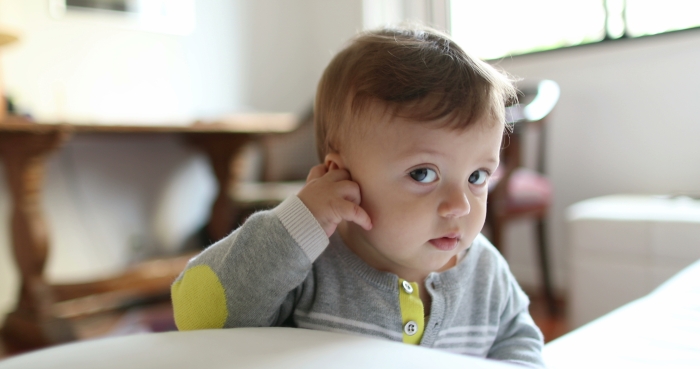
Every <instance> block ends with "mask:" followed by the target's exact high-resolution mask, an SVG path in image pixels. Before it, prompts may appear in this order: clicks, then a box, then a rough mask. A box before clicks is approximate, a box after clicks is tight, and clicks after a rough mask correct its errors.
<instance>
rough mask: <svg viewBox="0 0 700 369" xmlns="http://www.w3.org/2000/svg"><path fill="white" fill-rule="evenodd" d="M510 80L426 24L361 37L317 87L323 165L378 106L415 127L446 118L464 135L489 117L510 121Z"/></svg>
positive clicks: (512, 92) (513, 93)
mask: <svg viewBox="0 0 700 369" xmlns="http://www.w3.org/2000/svg"><path fill="white" fill-rule="evenodd" d="M515 96H516V89H515V87H514V86H513V83H512V81H511V79H510V78H509V77H508V76H507V75H505V74H503V73H501V72H499V71H497V70H496V69H494V68H493V67H492V66H490V65H489V64H487V63H485V62H483V61H481V60H479V59H478V58H475V57H472V56H470V55H469V54H467V53H466V52H465V51H464V50H462V48H460V47H459V46H458V45H457V44H456V43H455V42H454V41H453V40H452V39H450V37H449V36H447V35H445V34H443V33H441V32H439V31H436V30H433V29H430V28H427V27H422V26H415V25H414V26H410V27H397V28H383V29H379V30H374V31H367V32H363V33H361V34H359V35H358V36H357V37H355V38H354V39H353V40H351V42H350V44H349V45H348V46H347V47H346V48H345V49H343V50H342V51H340V52H339V53H338V54H337V55H336V56H335V57H334V58H333V60H332V61H331V62H330V64H329V65H328V67H326V70H325V71H324V73H323V76H322V77H321V80H320V82H319V84H318V90H317V92H316V101H315V106H314V109H315V114H314V124H315V129H316V144H317V150H318V155H319V158H320V160H321V161H322V162H323V160H324V157H325V156H326V154H327V153H329V152H334V151H337V146H338V144H339V140H340V138H341V137H343V136H344V135H345V134H347V133H348V132H349V130H350V128H351V127H352V128H353V129H358V128H359V127H358V126H357V125H360V126H361V124H362V123H361V120H362V119H360V118H361V116H362V114H363V113H364V112H365V111H367V108H368V107H369V106H370V105H371V104H374V103H380V104H381V106H383V107H384V108H385V109H386V112H388V113H390V114H392V115H394V116H397V117H403V118H407V119H411V120H415V121H433V120H437V119H441V118H445V117H447V118H448V119H446V120H445V122H446V124H445V126H448V127H449V128H453V129H464V128H466V127H468V126H469V125H471V124H472V123H473V122H474V121H476V120H479V119H481V118H482V117H489V118H492V119H493V120H494V121H497V122H503V121H504V108H505V105H506V104H507V103H510V102H512V101H514V99H515Z"/></svg>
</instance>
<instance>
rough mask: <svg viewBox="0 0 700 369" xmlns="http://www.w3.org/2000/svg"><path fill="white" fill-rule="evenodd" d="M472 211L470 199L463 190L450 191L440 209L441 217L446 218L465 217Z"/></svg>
mask: <svg viewBox="0 0 700 369" xmlns="http://www.w3.org/2000/svg"><path fill="white" fill-rule="evenodd" d="M470 211H471V205H470V204H469V198H467V194H466V193H465V192H464V190H462V189H459V190H451V191H449V192H448V195H447V196H446V197H445V199H444V200H443V201H442V203H441V204H440V207H439V208H438V213H439V215H440V216H441V217H445V218H459V217H463V216H465V215H467V214H469V212H470Z"/></svg>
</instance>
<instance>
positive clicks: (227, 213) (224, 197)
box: [189, 133, 252, 241]
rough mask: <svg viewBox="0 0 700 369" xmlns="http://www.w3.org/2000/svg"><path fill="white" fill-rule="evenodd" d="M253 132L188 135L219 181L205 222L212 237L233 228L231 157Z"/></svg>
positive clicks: (229, 231) (224, 233) (224, 234)
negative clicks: (229, 191) (230, 189)
mask: <svg viewBox="0 0 700 369" xmlns="http://www.w3.org/2000/svg"><path fill="white" fill-rule="evenodd" d="M251 137H252V135H250V134H243V133H231V134H221V133H196V134H192V135H191V136H190V138H189V139H190V142H191V143H193V144H194V145H195V146H197V147H198V148H200V149H201V150H203V151H204V152H205V153H206V154H207V156H209V161H210V163H211V166H212V169H213V170H214V175H216V180H217V182H218V184H219V193H218V194H217V196H216V199H215V200H214V204H213V205H212V208H211V215H210V217H209V224H208V225H207V233H208V235H209V237H211V239H212V240H214V241H217V240H220V239H222V238H224V237H225V236H226V235H227V234H229V233H231V231H232V230H233V226H234V224H233V222H234V214H233V206H232V203H231V199H230V198H229V195H228V189H229V186H230V184H231V183H232V181H234V180H235V178H234V173H232V172H231V160H232V159H233V158H234V157H235V155H236V154H238V152H239V151H240V149H241V148H242V147H243V145H244V144H246V143H247V142H249V141H250V140H251Z"/></svg>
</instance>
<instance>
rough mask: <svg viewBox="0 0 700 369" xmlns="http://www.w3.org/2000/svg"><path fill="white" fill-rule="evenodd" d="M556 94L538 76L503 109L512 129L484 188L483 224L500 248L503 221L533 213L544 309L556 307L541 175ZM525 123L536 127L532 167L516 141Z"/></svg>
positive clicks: (546, 192)
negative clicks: (486, 191)
mask: <svg viewBox="0 0 700 369" xmlns="http://www.w3.org/2000/svg"><path fill="white" fill-rule="evenodd" d="M558 99H559V86H558V85H557V84H556V83H555V82H554V81H549V80H544V81H541V82H539V83H538V84H537V85H536V86H534V87H532V88H523V89H522V93H521V94H520V96H519V101H518V104H516V105H513V106H510V107H508V108H507V109H506V122H507V123H508V124H510V125H511V126H512V132H511V133H510V134H507V135H506V137H505V138H504V147H503V150H502V152H501V164H500V167H499V170H498V171H497V172H496V173H495V175H494V177H493V180H492V183H491V185H490V189H489V199H488V203H487V212H486V224H487V225H488V227H489V229H490V231H491V235H490V236H491V237H490V240H491V242H492V243H493V244H494V246H496V248H498V249H499V251H501V252H503V251H504V250H503V239H504V237H503V235H504V232H505V226H506V224H507V222H509V221H510V220H513V219H519V218H524V217H528V218H534V219H535V220H536V222H537V232H536V236H537V241H536V242H537V246H538V254H539V264H540V273H541V278H542V284H543V289H544V293H545V297H546V299H547V304H548V306H549V310H550V312H552V313H554V312H556V304H555V300H554V293H553V291H552V283H551V278H550V272H549V260H548V255H547V254H548V250H547V244H546V232H545V219H546V217H547V212H548V210H549V206H550V204H551V194H552V188H551V184H550V183H549V181H548V180H547V178H546V177H545V176H544V144H545V137H544V128H545V123H546V121H547V119H548V117H549V113H550V112H551V111H552V109H553V108H554V106H555V105H556V103H557V101H558ZM526 129H534V130H538V131H540V135H539V136H540V137H539V153H538V154H539V155H538V156H539V161H538V163H537V167H538V168H537V170H532V169H528V168H525V167H524V163H523V160H522V141H523V136H524V133H525V132H526Z"/></svg>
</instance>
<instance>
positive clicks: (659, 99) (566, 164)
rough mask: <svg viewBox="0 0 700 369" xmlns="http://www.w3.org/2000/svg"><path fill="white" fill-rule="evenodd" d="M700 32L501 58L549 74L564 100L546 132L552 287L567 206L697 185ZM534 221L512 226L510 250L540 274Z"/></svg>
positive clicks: (520, 72) (512, 67)
mask: <svg viewBox="0 0 700 369" xmlns="http://www.w3.org/2000/svg"><path fill="white" fill-rule="evenodd" d="M698 65H700V32H698V31H687V32H682V33H677V34H671V35H663V36H657V37H652V38H646V39H636V40H627V41H617V42H610V43H606V44H600V45H591V46H585V47H579V48H574V49H569V50H559V51H553V52H545V53H541V54H534V55H529V56H520V57H514V58H512V59H505V60H503V61H501V62H500V66H501V67H502V68H504V69H505V70H507V71H509V72H510V73H512V74H514V75H516V76H519V77H523V78H525V79H526V80H537V79H542V78H548V79H553V80H555V81H557V82H558V83H559V85H560V87H561V99H560V102H559V105H558V106H557V107H556V110H555V111H554V112H553V116H552V120H551V121H550V123H551V124H550V126H549V132H548V134H549V136H548V137H547V150H548V153H547V160H546V162H547V167H548V170H549V174H550V176H551V179H552V181H553V184H554V187H555V194H554V208H553V211H552V213H551V215H550V217H549V224H550V229H549V236H550V237H549V239H550V241H551V243H552V245H551V246H552V248H553V254H554V255H553V259H554V265H555V270H554V272H555V277H556V282H557V286H558V287H559V288H563V287H564V286H566V278H567V268H568V250H567V230H566V223H565V209H566V207H568V206H569V205H571V204H573V203H575V202H577V201H580V200H583V199H587V198H591V197H595V196H601V195H607V194H616V193H640V194H655V193H662V194H666V193H673V192H694V193H696V194H697V193H698V192H700V164H699V163H698V159H697V158H698V157H700V145H699V144H698V137H700V118H699V117H698V114H697V108H696V107H697V103H698V98H697V96H698V95H697V90H698V86H700V72H699V71H698V69H697V66H698ZM529 231H530V225H529V224H528V223H527V222H522V223H520V224H516V225H514V226H513V227H512V229H510V233H509V234H508V236H509V240H508V242H507V247H508V252H507V253H508V259H509V261H510V263H511V267H512V269H513V271H514V273H515V274H516V276H517V277H518V278H519V279H520V280H521V281H522V282H523V283H524V284H530V285H532V284H533V282H536V281H537V279H535V278H536V274H535V269H534V265H535V264H534V261H533V260H532V259H533V258H532V255H533V254H534V250H535V248H534V245H532V244H530V243H529V242H526V241H527V240H530V239H531V238H530V236H529Z"/></svg>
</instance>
